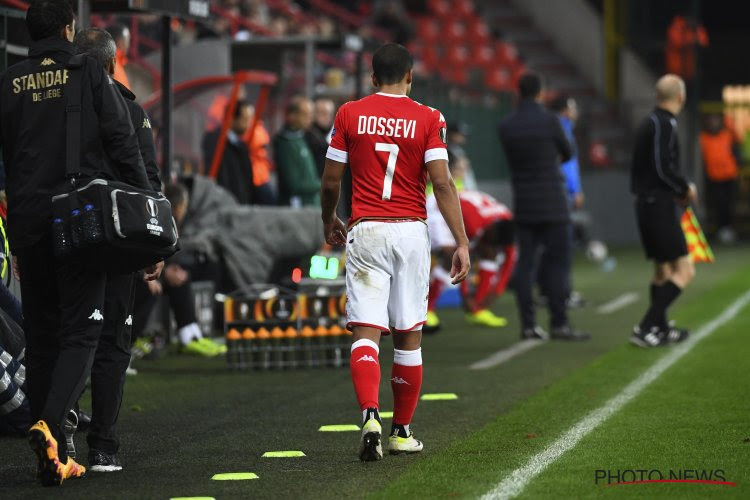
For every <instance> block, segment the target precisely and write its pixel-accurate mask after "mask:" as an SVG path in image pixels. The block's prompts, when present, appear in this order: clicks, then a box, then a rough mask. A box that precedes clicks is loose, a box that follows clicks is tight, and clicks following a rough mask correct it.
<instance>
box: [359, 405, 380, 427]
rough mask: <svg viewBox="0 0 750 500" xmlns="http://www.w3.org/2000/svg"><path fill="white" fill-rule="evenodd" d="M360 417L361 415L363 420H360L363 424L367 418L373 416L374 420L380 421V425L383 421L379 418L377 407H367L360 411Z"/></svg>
mask: <svg viewBox="0 0 750 500" xmlns="http://www.w3.org/2000/svg"><path fill="white" fill-rule="evenodd" d="M362 417H363V421H362V423H363V424H364V423H365V422H367V421H368V420H370V419H371V418H374V419H375V420H377V421H378V422H380V425H383V421H382V420H381V419H380V412H379V411H378V409H377V408H367V409H366V410H364V411H363V412H362Z"/></svg>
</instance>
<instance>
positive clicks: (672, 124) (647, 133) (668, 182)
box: [630, 108, 688, 198]
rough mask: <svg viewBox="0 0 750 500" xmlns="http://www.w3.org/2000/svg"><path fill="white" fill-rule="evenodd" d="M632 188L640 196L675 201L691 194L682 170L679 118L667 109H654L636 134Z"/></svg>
mask: <svg viewBox="0 0 750 500" xmlns="http://www.w3.org/2000/svg"><path fill="white" fill-rule="evenodd" d="M630 189H631V191H632V192H633V193H635V194H637V195H644V196H663V197H672V198H674V197H677V198H684V197H685V195H686V194H687V192H688V182H687V180H685V177H684V176H683V175H682V172H681V169H680V145H679V143H678V140H677V119H676V118H675V116H674V115H673V114H672V113H670V112H669V111H667V110H665V109H662V108H655V109H654V110H653V111H652V112H651V113H650V114H649V115H648V116H647V117H646V119H645V120H643V122H641V125H640V126H639V127H638V130H637V131H636V134H635V144H634V147H633V164H632V166H631V170H630Z"/></svg>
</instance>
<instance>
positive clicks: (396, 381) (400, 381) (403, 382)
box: [391, 377, 411, 385]
mask: <svg viewBox="0 0 750 500" xmlns="http://www.w3.org/2000/svg"><path fill="white" fill-rule="evenodd" d="M391 382H393V383H394V384H406V385H411V384H410V383H409V382H407V381H406V380H404V379H402V378H401V377H393V378H392V379H391Z"/></svg>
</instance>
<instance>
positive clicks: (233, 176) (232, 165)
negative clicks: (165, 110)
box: [203, 128, 255, 205]
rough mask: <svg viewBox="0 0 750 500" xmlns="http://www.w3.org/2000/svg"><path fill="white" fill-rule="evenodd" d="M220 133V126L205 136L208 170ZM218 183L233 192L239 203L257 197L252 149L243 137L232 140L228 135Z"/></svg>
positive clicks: (204, 157) (247, 202)
mask: <svg viewBox="0 0 750 500" xmlns="http://www.w3.org/2000/svg"><path fill="white" fill-rule="evenodd" d="M220 133H221V129H220V128H218V129H216V130H214V131H212V132H208V133H207V134H206V135H205V136H204V137H203V160H204V165H205V168H206V171H208V170H209V169H210V168H211V162H212V161H213V159H214V151H216V146H217V144H218V143H219V134H220ZM216 183H217V184H218V185H219V186H221V187H223V188H224V189H226V190H227V191H229V192H230V193H232V194H233V195H234V198H235V199H236V200H237V202H238V203H240V204H242V205H251V204H252V203H253V201H254V199H255V196H254V193H255V186H254V184H253V166H252V163H250V151H249V150H248V149H247V145H246V144H245V141H243V140H242V138H238V140H237V141H235V142H232V141H230V140H229V137H227V141H226V143H225V146H224V156H223V157H222V159H221V163H220V167H219V173H218V175H217V176H216Z"/></svg>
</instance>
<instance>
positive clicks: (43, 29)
mask: <svg viewBox="0 0 750 500" xmlns="http://www.w3.org/2000/svg"><path fill="white" fill-rule="evenodd" d="M73 19H75V14H74V13H73V7H72V6H71V5H70V2H68V1H67V0H34V1H32V2H31V5H29V10H27V11H26V29H28V30H29V36H30V37H31V39H32V40H33V41H37V40H42V39H43V38H49V37H52V36H60V33H61V32H62V30H63V28H65V26H67V25H69V24H71V23H73Z"/></svg>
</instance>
